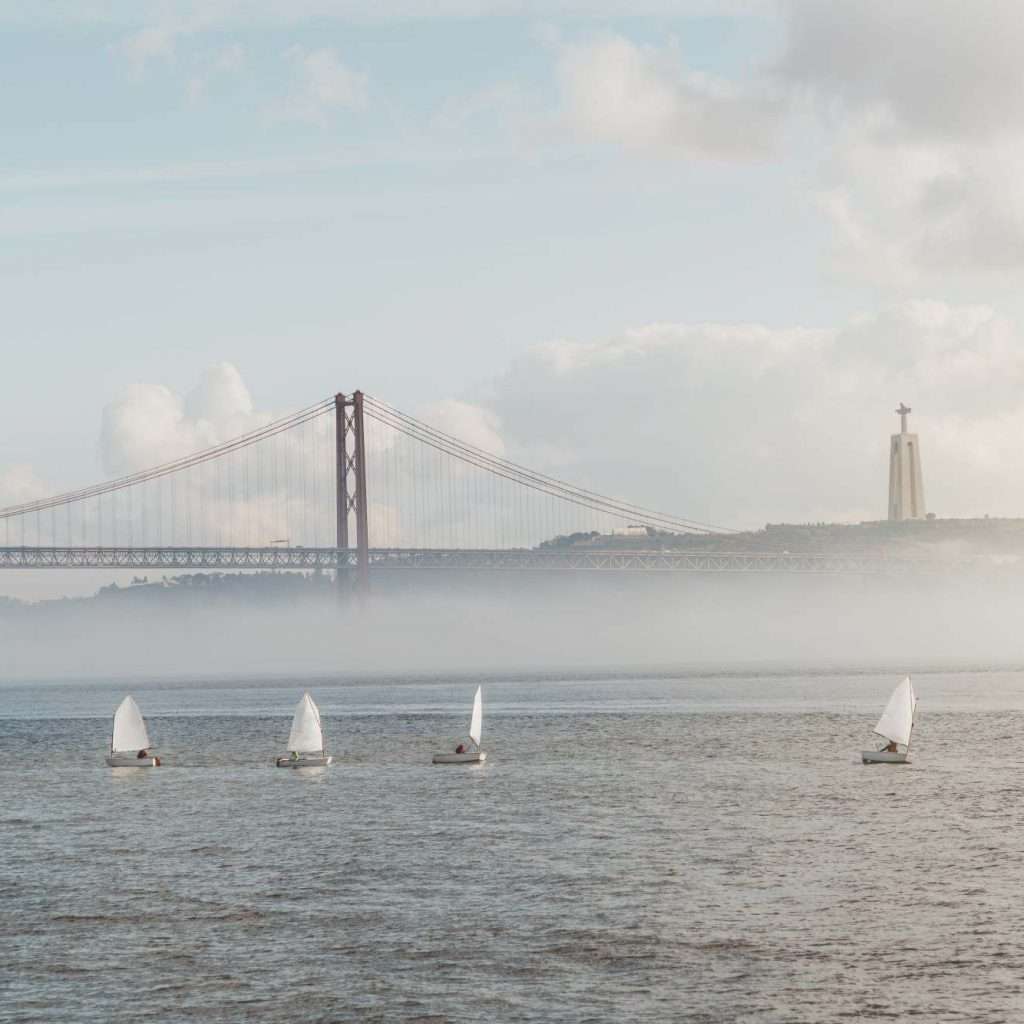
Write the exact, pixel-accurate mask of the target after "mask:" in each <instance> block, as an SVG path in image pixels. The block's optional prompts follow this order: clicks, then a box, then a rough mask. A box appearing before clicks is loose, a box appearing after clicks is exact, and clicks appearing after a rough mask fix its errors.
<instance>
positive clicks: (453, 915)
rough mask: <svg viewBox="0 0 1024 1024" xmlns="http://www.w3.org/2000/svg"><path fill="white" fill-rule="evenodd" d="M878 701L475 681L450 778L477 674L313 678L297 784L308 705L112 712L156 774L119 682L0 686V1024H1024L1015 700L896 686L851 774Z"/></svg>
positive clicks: (835, 692) (967, 685)
mask: <svg viewBox="0 0 1024 1024" xmlns="http://www.w3.org/2000/svg"><path fill="white" fill-rule="evenodd" d="M896 681H898V679H896V680H894V679H893V678H892V677H891V676H886V677H880V676H877V677H872V676H858V677H827V678H826V677H820V678H814V677H806V676H800V677H796V676H794V677H791V678H789V677H777V676H776V677H773V678H770V679H765V680H761V681H760V684H759V685H758V681H757V680H756V679H754V678H753V677H743V678H739V677H737V678H735V679H718V680H709V679H692V680H685V679H683V680H680V679H664V680H651V679H638V680H618V681H615V680H602V681H599V682H594V683H587V682H586V681H583V680H572V681H568V682H565V683H558V682H557V681H552V680H521V681H517V682H514V683H513V682H506V683H502V682H501V681H493V682H492V683H490V684H488V685H487V687H486V689H485V701H486V712H485V722H484V735H485V746H486V748H487V750H488V755H489V756H488V760H487V761H486V762H485V763H484V764H483V765H444V766H435V765H432V764H431V757H432V754H433V753H434V752H435V751H436V750H438V749H445V747H446V745H447V744H448V743H449V742H450V739H451V737H452V736H458V735H459V734H460V733H461V731H462V730H463V729H464V728H465V724H466V723H465V719H466V714H465V708H466V691H467V689H468V690H469V692H470V693H471V692H472V691H471V689H470V688H469V687H468V685H467V684H460V685H452V686H441V685H426V684H423V685H409V686H407V687H402V686H395V685H393V684H389V685H388V686H380V687H374V686H369V685H368V686H364V687H356V686H335V687H331V686H327V685H324V686H322V687H317V688H315V692H314V695H315V696H316V698H317V700H318V703H319V704H320V706H321V710H322V711H323V713H324V718H325V722H326V724H327V728H328V736H329V742H330V747H331V752H332V753H334V754H335V756H336V758H337V760H336V763H335V764H334V765H333V766H331V767H330V768H308V769H290V770H288V771H284V770H281V769H277V768H276V767H274V759H275V757H276V755H277V753H278V752H279V749H280V746H281V744H282V742H283V741H284V737H285V736H286V735H287V730H288V726H289V721H290V713H291V711H290V709H291V708H292V707H293V705H294V701H295V699H296V696H295V695H296V691H297V690H298V691H299V692H301V685H295V684H291V685H289V686H287V687H282V688H280V689H279V690H274V689H273V688H271V687H267V686H266V685H265V684H264V685H263V686H262V687H259V688H253V689H248V688H243V687H232V688H224V689H216V688H211V689H209V690H203V689H201V688H199V687H197V686H196V685H195V684H190V685H189V686H187V687H168V688H164V689H160V688H153V687H134V688H132V692H134V693H135V695H136V697H137V698H138V699H139V703H140V705H141V706H142V708H143V712H144V713H145V714H146V715H147V719H148V722H149V726H150V730H151V734H152V738H153V740H154V744H155V747H156V749H157V750H159V752H160V755H161V757H162V758H163V760H164V766H163V767H161V768H157V769H150V770H137V769H109V768H107V767H106V766H105V765H104V764H103V757H104V755H105V753H106V747H107V744H108V743H109V714H110V712H111V711H112V709H113V707H114V706H115V705H116V703H117V701H118V700H119V699H120V697H121V696H123V688H122V689H120V690H117V691H115V690H113V689H109V688H108V689H103V688H98V687H93V688H91V689H89V690H87V691H83V690H76V689H74V688H65V689H60V688H53V689H52V690H51V691H50V692H49V693H48V695H47V702H48V704H47V707H48V713H47V715H46V717H45V721H44V722H42V723H40V721H38V717H39V716H38V714H37V716H36V719H35V720H34V718H33V716H32V714H31V710H32V707H33V701H32V695H31V693H30V692H29V691H26V690H24V689H23V688H19V689H18V690H3V689H0V786H2V792H3V799H2V802H0V834H2V835H3V837H4V847H5V856H4V858H3V860H2V861H0V865H2V866H0V927H2V928H3V934H4V955H3V957H0V990H2V991H3V993H4V996H3V1000H4V1001H3V1003H2V1009H0V1019H4V1020H6V1019H10V1020H12V1021H15V1020H16V1021H19V1022H20V1021H26V1022H30V1021H38V1022H44V1021H46V1022H50V1021H53V1020H67V1021H75V1022H92V1021H97V1022H99V1021H103V1022H108V1021H111V1020H156V1021H197V1022H198V1021H202V1022H204V1024H205V1022H220V1021H224V1022H227V1021H238V1020H247V1021H256V1022H278V1021H281V1022H291V1021H294V1020H296V1019H297V1018H299V1019H306V1020H316V1021H366V1020H370V1021H374V1020H379V1021H425V1020H430V1021H473V1020H492V1021H503V1022H504V1021H537V1022H542V1021H543V1022H550V1021H573V1022H575V1021H578V1022H581V1024H582V1022H584V1021H618V1020H628V1021H633V1022H647V1021H651V1022H654V1021H666V1020H670V1021H671V1020H694V1021H723V1022H725V1021H728V1022H730V1024H731V1022H734V1021H739V1020H742V1021H765V1022H769V1021H771V1022H775V1021H814V1022H821V1021H859V1020H864V1021H869V1020H875V1019H882V1018H885V1017H891V1018H893V1019H897V1018H909V1017H912V1016H913V1017H916V1018H917V1019H920V1020H927V1021H942V1020H955V1019H961V1018H963V1019H970V1020H971V1021H982V1022H986V1021H993V1022H994V1021H997V1020H1005V1021H1009V1020H1015V1019H1018V1018H1019V1016H1020V1014H1021V1009H1022V1007H1021V996H1020V995H1019V994H1018V993H1017V985H1016V982H1015V981H1014V979H1016V978H1018V977H1019V976H1020V974H1021V971H1022V969H1024V953H1022V950H1021V947H1020V943H1019V935H1020V933H1021V932H1022V930H1024V910H1022V909H1021V906H1020V900H1019V893H1020V891H1021V888H1022V885H1024V830H1022V828H1021V825H1022V823H1024V822H1022V814H1024V812H1022V811H1021V809H1020V808H1021V802H1020V799H1019V795H1020V793H1019V789H1020V786H1019V782H1020V779H1019V776H1020V770H1021V767H1022V755H1021V741H1020V737H1021V736H1022V735H1024V676H1019V675H1014V674H1012V673H1003V674H1001V675H999V676H994V675H989V676H973V675H972V676H968V675H964V676H935V677H919V678H918V679H916V680H915V684H916V686H917V689H918V692H919V695H920V697H921V704H920V707H919V712H920V715H919V721H918V728H917V730H916V732H915V736H914V763H913V764H912V765H909V766H906V767H900V768H891V767H888V766H884V765H881V766H872V767H864V766H862V765H861V764H860V762H859V752H860V751H861V750H862V749H865V748H866V747H867V746H869V745H870V744H871V743H872V742H873V740H872V737H871V728H872V726H873V725H874V723H875V721H876V720H877V717H878V714H879V712H880V710H881V707H882V705H883V704H884V701H885V700H886V699H887V697H888V694H889V693H890V692H891V690H892V687H893V685H894V683H895V682H896ZM634 691H635V692H636V694H637V695H638V703H637V706H635V707H634V706H633V701H632V696H633V693H634ZM403 694H404V695H405V697H406V698H408V704H405V703H403V701H402V699H401V696H402V695H403ZM250 696H251V697H252V700H251V704H248V703H247V701H248V700H249V698H250ZM214 708H217V709H221V710H220V711H219V712H217V713H214V712H213V711H212V710H211V709H214ZM224 709H228V711H227V712H225V710H224ZM413 709H419V710H413ZM90 714H91V715H92V716H93V717H88V716H89V715H90ZM41 730H42V734H44V735H45V736H46V737H47V739H46V743H47V747H48V751H49V754H48V757H47V760H46V761H45V762H42V761H38V760H36V761H31V762H28V763H26V761H25V759H24V757H23V756H22V755H23V753H24V751H25V750H28V749H32V744H33V743H38V737H39V735H40V734H41ZM310 936H315V941H305V940H306V939H308V937H310ZM453 936H457V941H453ZM112 937H116V941H111V938H112ZM140 994H144V995H143V996H142V997H141V1000H142V1001H141V1002H140Z"/></svg>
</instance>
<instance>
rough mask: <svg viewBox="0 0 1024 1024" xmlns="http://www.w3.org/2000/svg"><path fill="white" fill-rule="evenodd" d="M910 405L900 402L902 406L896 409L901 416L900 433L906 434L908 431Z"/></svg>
mask: <svg viewBox="0 0 1024 1024" xmlns="http://www.w3.org/2000/svg"><path fill="white" fill-rule="evenodd" d="M910 411H911V409H910V406H909V405H904V404H903V403H902V402H900V407H899V408H898V409H897V410H896V412H897V413H899V417H900V433H901V434H905V433H906V432H907V413H908V412H910Z"/></svg>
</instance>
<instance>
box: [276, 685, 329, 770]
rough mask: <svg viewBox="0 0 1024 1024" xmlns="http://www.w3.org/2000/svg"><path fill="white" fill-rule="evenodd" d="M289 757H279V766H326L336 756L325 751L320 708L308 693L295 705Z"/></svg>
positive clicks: (289, 741) (289, 740)
mask: <svg viewBox="0 0 1024 1024" xmlns="http://www.w3.org/2000/svg"><path fill="white" fill-rule="evenodd" d="M288 751H289V754H288V756H287V757H279V758H278V759H277V767H278V768H326V767H327V766H328V765H329V764H330V763H331V762H332V761H333V760H334V758H333V757H331V755H330V754H327V753H325V752H324V730H323V726H322V725H321V724H320V709H319V708H318V707H317V706H316V704H315V703H314V702H313V698H312V697H310V695H309V694H308V693H304V694H303V695H302V700H300V701H299V703H298V704H297V705H296V707H295V717H294V718H293V719H292V731H291V732H290V733H289V734H288Z"/></svg>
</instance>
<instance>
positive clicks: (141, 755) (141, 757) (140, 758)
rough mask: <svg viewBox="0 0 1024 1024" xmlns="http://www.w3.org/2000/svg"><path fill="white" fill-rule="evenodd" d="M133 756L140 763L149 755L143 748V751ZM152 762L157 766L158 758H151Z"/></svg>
mask: <svg viewBox="0 0 1024 1024" xmlns="http://www.w3.org/2000/svg"><path fill="white" fill-rule="evenodd" d="M135 756H136V758H138V760H140V761H142V760H144V759H145V758H147V757H149V756H150V753H149V751H148V750H146V749H145V748H143V749H142V750H140V751H139V752H138V753H137V754H136V755H135ZM153 760H154V761H156V763H157V765H159V764H160V758H159V757H154V758H153Z"/></svg>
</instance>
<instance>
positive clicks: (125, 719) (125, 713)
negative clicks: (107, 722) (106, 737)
mask: <svg viewBox="0 0 1024 1024" xmlns="http://www.w3.org/2000/svg"><path fill="white" fill-rule="evenodd" d="M148 748H149V733H148V732H146V723H145V722H144V721H143V720H142V712H141V711H139V705H138V704H136V703H135V701H134V700H133V699H132V698H131V697H125V699H124V700H123V701H121V703H120V704H119V705H118V707H117V710H116V711H115V712H114V732H113V734H112V735H111V739H110V750H111V752H116V751H123V752H127V751H137V750H147V749H148Z"/></svg>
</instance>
